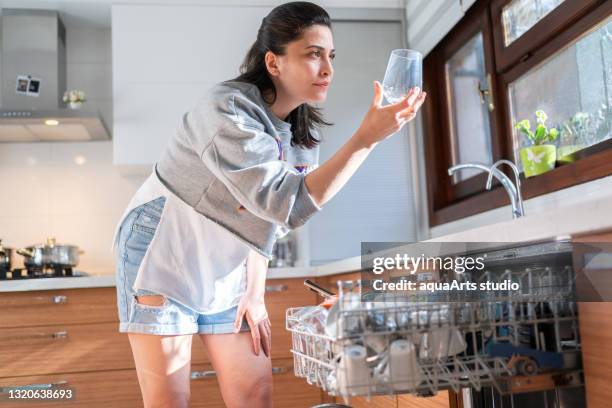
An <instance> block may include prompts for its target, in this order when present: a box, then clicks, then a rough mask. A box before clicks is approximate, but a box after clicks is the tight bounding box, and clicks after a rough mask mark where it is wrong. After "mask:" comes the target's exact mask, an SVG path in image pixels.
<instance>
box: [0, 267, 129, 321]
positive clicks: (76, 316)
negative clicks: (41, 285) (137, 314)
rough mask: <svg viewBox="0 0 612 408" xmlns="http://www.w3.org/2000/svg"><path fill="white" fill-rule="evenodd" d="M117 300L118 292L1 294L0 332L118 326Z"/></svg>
mask: <svg viewBox="0 0 612 408" xmlns="http://www.w3.org/2000/svg"><path fill="white" fill-rule="evenodd" d="M74 279H79V278H74ZM116 298H117V295H116V289H115V288H91V289H64V290H38V291H30V292H6V293H0V308H1V309H2V319H0V328H5V327H31V326H47V325H52V324H75V323H102V322H116V321H118V316H117V303H116Z"/></svg>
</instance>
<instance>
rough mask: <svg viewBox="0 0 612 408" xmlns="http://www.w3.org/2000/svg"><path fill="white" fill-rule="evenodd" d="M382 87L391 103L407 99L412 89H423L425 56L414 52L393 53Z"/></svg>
mask: <svg viewBox="0 0 612 408" xmlns="http://www.w3.org/2000/svg"><path fill="white" fill-rule="evenodd" d="M382 85H383V93H384V95H385V98H386V99H387V101H388V102H389V103H397V102H399V101H400V100H402V99H403V98H405V97H406V94H407V93H408V91H409V90H410V88H414V87H417V86H418V87H419V88H423V55H422V54H421V53H420V52H418V51H414V50H405V49H398V50H393V51H391V56H390V57H389V63H388V64H387V71H386V72H385V79H384V80H383V83H382Z"/></svg>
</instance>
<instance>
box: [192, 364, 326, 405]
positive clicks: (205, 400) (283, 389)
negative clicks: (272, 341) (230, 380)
mask: <svg viewBox="0 0 612 408" xmlns="http://www.w3.org/2000/svg"><path fill="white" fill-rule="evenodd" d="M208 370H212V369H210V368H205V369H204V371H201V372H200V373H201V374H202V373H203V374H204V377H203V378H200V379H197V380H192V381H191V402H190V404H189V406H190V407H192V408H194V407H202V408H210V407H220V408H221V407H225V404H223V400H222V396H221V392H220V391H219V386H218V383H217V379H216V377H215V376H214V374H212V373H213V371H208ZM272 370H273V371H272V373H273V374H272V375H273V390H272V401H273V406H274V407H275V408H294V407H310V406H313V405H317V404H320V403H321V392H320V390H319V389H318V388H317V387H314V386H312V385H308V383H306V381H304V380H302V379H300V378H297V377H295V376H294V375H293V361H292V360H273V361H272ZM194 371H195V370H194V369H192V375H193V373H194ZM211 374H212V375H211Z"/></svg>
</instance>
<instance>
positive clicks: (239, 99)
mask: <svg viewBox="0 0 612 408" xmlns="http://www.w3.org/2000/svg"><path fill="white" fill-rule="evenodd" d="M224 105H227V106H224V107H221V108H219V115H220V117H219V121H218V126H217V127H216V132H215V134H214V136H213V138H212V140H211V142H210V143H209V144H208V145H207V146H206V148H205V149H204V150H203V152H202V157H201V158H202V160H203V161H204V163H205V165H206V166H207V167H208V168H209V169H210V170H211V171H212V172H213V173H214V174H215V176H216V177H217V178H218V179H219V180H220V181H221V182H222V183H223V184H224V185H225V186H226V187H227V189H228V190H229V191H230V193H231V194H232V195H233V196H234V197H235V198H236V200H238V202H239V203H240V204H242V205H243V206H244V207H245V208H246V209H247V210H248V211H250V212H251V213H253V214H255V215H256V216H258V217H260V218H263V219H265V220H267V221H269V222H273V223H275V224H278V225H280V226H282V227H284V228H289V229H294V228H297V227H299V226H301V225H303V224H304V223H306V221H307V220H308V219H309V218H310V217H311V216H312V215H313V214H315V213H316V212H317V211H319V210H320V209H321V208H320V207H319V206H318V205H317V204H316V203H315V202H314V200H313V198H312V196H311V195H310V193H309V192H308V189H307V188H306V184H305V177H306V175H305V174H302V173H300V172H299V171H298V170H297V169H295V168H294V167H293V166H292V165H291V164H289V163H287V162H286V161H283V160H281V159H280V154H279V152H280V141H279V140H277V139H275V138H274V136H272V135H271V134H269V133H267V132H266V131H265V130H264V126H263V124H262V123H261V122H259V121H258V120H257V119H256V117H257V115H258V114H261V112H258V113H256V112H255V110H257V109H259V107H258V106H257V105H256V104H255V103H253V102H251V101H250V100H248V99H247V98H246V97H244V96H243V95H241V94H240V93H235V94H232V95H231V96H230V97H229V100H228V102H227V103H226V104H224Z"/></svg>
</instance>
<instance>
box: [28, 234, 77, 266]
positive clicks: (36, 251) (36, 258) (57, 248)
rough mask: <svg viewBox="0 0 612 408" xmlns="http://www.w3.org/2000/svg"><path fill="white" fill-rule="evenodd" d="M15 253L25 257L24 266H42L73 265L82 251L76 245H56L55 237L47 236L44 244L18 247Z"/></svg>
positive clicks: (75, 264)
mask: <svg viewBox="0 0 612 408" xmlns="http://www.w3.org/2000/svg"><path fill="white" fill-rule="evenodd" d="M17 253H18V254H19V255H21V256H23V257H24V258H25V260H24V264H25V266H26V268H31V267H39V268H42V267H45V266H50V265H61V266H68V267H75V266H77V264H78V263H79V255H80V254H82V253H83V251H80V250H79V247H78V246H76V245H58V244H56V243H55V238H48V239H47V242H46V243H45V244H39V245H32V246H29V247H26V248H22V249H18V250H17Z"/></svg>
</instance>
